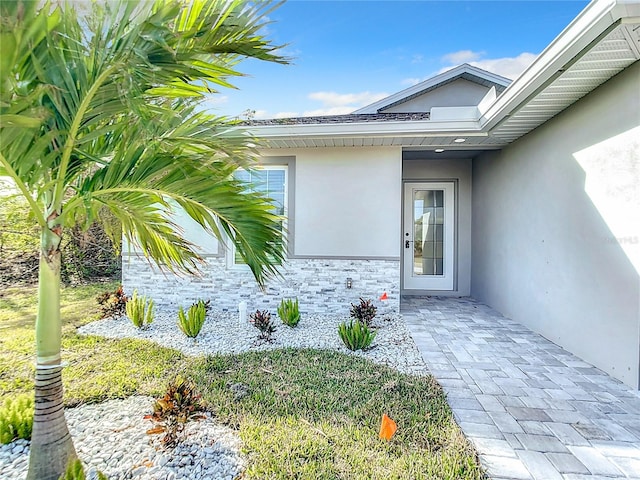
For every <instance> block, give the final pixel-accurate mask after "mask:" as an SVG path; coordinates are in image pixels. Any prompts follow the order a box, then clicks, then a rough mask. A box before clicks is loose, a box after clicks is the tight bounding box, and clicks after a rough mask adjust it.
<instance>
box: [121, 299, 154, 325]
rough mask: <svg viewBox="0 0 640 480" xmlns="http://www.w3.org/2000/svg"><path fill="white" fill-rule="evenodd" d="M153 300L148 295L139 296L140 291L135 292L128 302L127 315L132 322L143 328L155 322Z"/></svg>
mask: <svg viewBox="0 0 640 480" xmlns="http://www.w3.org/2000/svg"><path fill="white" fill-rule="evenodd" d="M153 306H154V305H153V300H152V299H147V297H139V296H138V291H137V290H135V291H134V292H133V296H132V297H131V299H129V301H128V302H127V306H126V311H127V316H128V317H129V319H130V320H131V322H132V323H133V324H134V325H135V326H136V328H139V329H141V330H145V329H147V328H149V325H151V322H153Z"/></svg>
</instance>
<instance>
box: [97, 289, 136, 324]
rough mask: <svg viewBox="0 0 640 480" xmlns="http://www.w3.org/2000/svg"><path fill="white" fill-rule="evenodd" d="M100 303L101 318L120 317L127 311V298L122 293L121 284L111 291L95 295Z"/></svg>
mask: <svg viewBox="0 0 640 480" xmlns="http://www.w3.org/2000/svg"><path fill="white" fill-rule="evenodd" d="M96 300H97V301H98V304H99V305H100V315H101V318H107V317H121V316H122V315H124V314H125V313H127V301H128V298H127V296H126V295H125V294H124V290H123V289H122V285H120V286H119V287H118V288H116V289H115V290H114V291H113V292H104V293H102V294H100V295H98V296H97V297H96Z"/></svg>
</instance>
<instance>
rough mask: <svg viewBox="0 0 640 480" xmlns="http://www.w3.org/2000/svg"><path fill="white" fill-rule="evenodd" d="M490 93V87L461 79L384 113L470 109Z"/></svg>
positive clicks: (385, 110)
mask: <svg viewBox="0 0 640 480" xmlns="http://www.w3.org/2000/svg"><path fill="white" fill-rule="evenodd" d="M488 91H489V87H484V86H482V85H479V84H477V83H475V82H470V81H469V80H464V79H462V78H460V79H458V80H454V81H453V82H451V83H447V84H446V85H442V86H441V87H438V88H437V89H435V90H432V91H430V92H427V93H424V94H422V95H420V96H418V97H416V98H413V99H411V100H409V101H407V102H404V103H401V104H399V105H396V106H394V107H391V108H388V109H384V112H385V113H414V112H428V111H430V110H431V107H468V106H471V105H478V103H480V100H482V99H483V98H484V96H485V95H486V94H487V92H488Z"/></svg>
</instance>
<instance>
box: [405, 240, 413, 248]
mask: <svg viewBox="0 0 640 480" xmlns="http://www.w3.org/2000/svg"><path fill="white" fill-rule="evenodd" d="M410 243H411V242H410V241H409V240H406V241H405V242H404V248H409V244H410Z"/></svg>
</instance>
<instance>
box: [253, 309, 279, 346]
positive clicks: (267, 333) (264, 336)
mask: <svg viewBox="0 0 640 480" xmlns="http://www.w3.org/2000/svg"><path fill="white" fill-rule="evenodd" d="M249 318H250V320H249V321H250V322H251V323H253V326H254V327H256V328H257V329H258V330H260V335H258V338H259V339H261V340H267V341H270V340H271V334H272V333H273V332H275V331H276V327H275V325H273V322H272V321H271V314H270V313H269V312H268V311H267V310H263V311H260V310H256V313H252V314H251V315H250V316H249Z"/></svg>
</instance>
